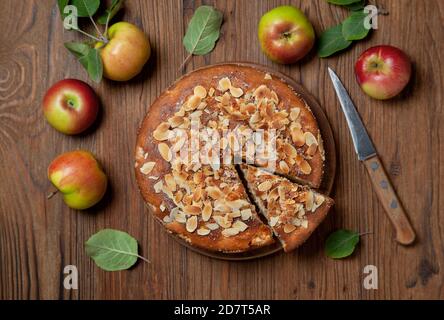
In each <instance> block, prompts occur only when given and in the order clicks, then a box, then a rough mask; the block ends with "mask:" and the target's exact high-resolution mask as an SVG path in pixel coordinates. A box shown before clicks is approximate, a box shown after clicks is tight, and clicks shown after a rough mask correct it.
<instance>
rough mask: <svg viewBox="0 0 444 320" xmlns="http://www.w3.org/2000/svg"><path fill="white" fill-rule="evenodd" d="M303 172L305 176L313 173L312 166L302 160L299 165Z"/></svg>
mask: <svg viewBox="0 0 444 320" xmlns="http://www.w3.org/2000/svg"><path fill="white" fill-rule="evenodd" d="M299 166H300V169H301V172H302V173H303V174H310V173H311V166H310V164H309V163H308V162H307V161H306V160H302V161H301V163H300V164H299Z"/></svg>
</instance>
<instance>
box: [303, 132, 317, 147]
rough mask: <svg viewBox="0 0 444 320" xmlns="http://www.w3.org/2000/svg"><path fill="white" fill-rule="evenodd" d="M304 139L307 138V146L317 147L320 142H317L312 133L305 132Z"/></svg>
mask: <svg viewBox="0 0 444 320" xmlns="http://www.w3.org/2000/svg"><path fill="white" fill-rule="evenodd" d="M304 137H305V144H306V145H307V146H311V145H312V144H316V145H317V144H318V141H316V138H315V136H314V135H313V133H311V132H310V131H307V132H305V133H304Z"/></svg>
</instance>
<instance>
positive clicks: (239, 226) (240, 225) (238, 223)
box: [232, 220, 248, 232]
mask: <svg viewBox="0 0 444 320" xmlns="http://www.w3.org/2000/svg"><path fill="white" fill-rule="evenodd" d="M232 227H233V228H236V229H237V230H239V231H240V232H243V231H245V230H247V228H248V225H247V224H246V223H244V222H242V221H241V220H236V221H235V222H234V223H233V224H232Z"/></svg>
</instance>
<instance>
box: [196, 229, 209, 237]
mask: <svg viewBox="0 0 444 320" xmlns="http://www.w3.org/2000/svg"><path fill="white" fill-rule="evenodd" d="M210 232H211V230H210V229H207V228H202V227H201V228H199V229H197V234H198V235H200V236H207V235H209V234H210Z"/></svg>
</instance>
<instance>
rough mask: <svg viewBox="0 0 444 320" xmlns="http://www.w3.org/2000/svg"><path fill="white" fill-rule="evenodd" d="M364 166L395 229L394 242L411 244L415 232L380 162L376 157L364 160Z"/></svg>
mask: <svg viewBox="0 0 444 320" xmlns="http://www.w3.org/2000/svg"><path fill="white" fill-rule="evenodd" d="M364 164H365V167H366V168H367V171H368V173H369V175H370V179H371V180H372V184H373V187H374V189H375V191H376V194H377V196H378V199H379V201H380V202H381V204H382V206H383V207H384V210H385V212H386V213H387V215H388V217H389V219H390V221H391V222H392V224H393V227H394V228H395V232H396V241H398V242H399V243H400V244H402V245H409V244H411V243H412V242H413V241H414V240H415V231H414V230H413V228H412V226H411V224H410V222H409V219H408V218H407V214H406V213H405V211H404V208H403V207H402V204H401V202H400V201H399V199H398V196H397V195H396V193H395V190H394V189H393V187H392V183H391V182H390V180H389V178H388V176H387V174H386V172H385V170H384V167H383V166H382V163H381V160H380V159H379V157H378V156H374V157H371V158H369V159H366V160H364Z"/></svg>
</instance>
